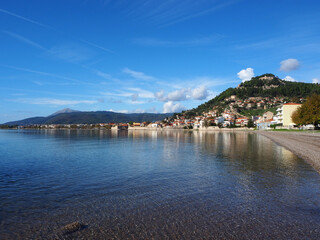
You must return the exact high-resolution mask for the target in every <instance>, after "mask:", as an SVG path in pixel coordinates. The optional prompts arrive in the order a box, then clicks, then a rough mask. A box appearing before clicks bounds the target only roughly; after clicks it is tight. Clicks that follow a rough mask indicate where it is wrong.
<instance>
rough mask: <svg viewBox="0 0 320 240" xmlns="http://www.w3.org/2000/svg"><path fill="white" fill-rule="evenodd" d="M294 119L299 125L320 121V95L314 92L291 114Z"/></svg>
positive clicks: (314, 123) (315, 124) (315, 123)
mask: <svg viewBox="0 0 320 240" xmlns="http://www.w3.org/2000/svg"><path fill="white" fill-rule="evenodd" d="M291 118H292V121H293V122H294V123H295V124H297V125H305V124H313V125H314V126H315V127H316V126H317V125H318V124H319V123H320V95H317V94H313V95H312V96H311V97H307V101H306V102H305V103H304V104H302V105H301V107H299V108H298V109H297V110H296V111H295V112H293V114H292V115H291Z"/></svg>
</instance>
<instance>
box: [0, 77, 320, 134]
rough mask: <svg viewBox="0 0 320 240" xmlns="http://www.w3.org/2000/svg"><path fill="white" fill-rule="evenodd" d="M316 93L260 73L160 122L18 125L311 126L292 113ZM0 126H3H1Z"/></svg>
mask: <svg viewBox="0 0 320 240" xmlns="http://www.w3.org/2000/svg"><path fill="white" fill-rule="evenodd" d="M319 93H320V86H319V84H307V83H295V82H288V81H285V80H281V79H280V78H278V77H276V76H275V75H273V74H270V73H269V74H264V75H261V76H257V77H253V78H252V79H251V80H250V81H246V82H243V83H241V84H239V85H238V87H237V88H229V89H227V90H225V91H224V92H222V93H221V94H220V95H218V96H216V97H215V98H214V99H211V100H210V101H208V102H206V103H204V104H201V105H199V106H198V107H197V108H195V109H191V110H187V111H183V112H181V113H175V114H173V115H172V116H171V117H166V118H165V119H163V120H161V121H153V122H151V121H145V122H133V121H131V122H124V123H115V122H114V123H113V122H110V123H98V124H33V125H25V126H18V127H19V128H49V129H57V128H70V129H100V128H104V129H117V130H123V129H201V130H210V129H217V128H254V129H258V130H265V129H272V128H273V129H275V128H285V129H292V128H297V127H298V126H297V125H299V126H300V129H301V128H303V129H313V128H314V127H315V126H316V125H317V124H314V122H313V123H310V124H297V123H296V122H295V121H294V120H293V119H292V115H293V113H295V112H296V111H297V110H298V109H299V107H300V106H302V104H304V103H305V102H306V100H307V98H308V96H310V95H311V94H318V95H317V96H320V95H319ZM2 127H3V126H2Z"/></svg>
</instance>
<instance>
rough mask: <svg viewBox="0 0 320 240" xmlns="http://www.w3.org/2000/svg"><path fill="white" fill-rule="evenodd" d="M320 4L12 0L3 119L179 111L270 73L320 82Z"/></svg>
mask: <svg viewBox="0 0 320 240" xmlns="http://www.w3.org/2000/svg"><path fill="white" fill-rule="evenodd" d="M319 12H320V2H319V1H297V0H277V1H271V0H270V1H256V0H252V1H245V0H198V1H193V0H184V1H180V0H167V1H166V0H161V1H160V0H159V1H158V0H148V1H147V0H135V1H131V0H114V1H113V0H105V1H103V0H100V1H98V0H97V1H93V0H92V1H91V0H90V1H89V0H86V1H85V0H83V1H80V0H68V1H65V0H64V1H62V0H55V1H42V0H38V1H37V0H28V1H22V0H20V1H16V0H3V1H1V2H0V41H1V44H0V73H1V74H0V81H1V85H0V123H3V122H6V121H10V120H18V119H22V118H26V117H33V116H46V115H50V114H51V113H53V112H55V111H57V110H60V109H62V108H67V107H69V108H72V109H76V110H83V111H85V110H88V111H97V110H112V111H117V112H159V113H162V112H175V111H181V110H182V109H189V108H193V107H196V106H198V105H199V104H201V103H203V102H205V101H207V100H209V99H211V98H212V97H214V96H215V95H217V94H219V93H220V92H222V91H223V90H225V89H226V88H228V87H235V86H237V85H238V84H239V83H240V82H241V81H245V80H247V79H249V78H251V77H252V76H256V75H260V74H263V73H274V74H275V75H277V76H279V77H280V78H286V79H287V80H291V81H302V82H308V83H312V82H318V81H319V79H320V57H319V56H320V14H319Z"/></svg>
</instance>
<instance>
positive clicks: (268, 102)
mask: <svg viewBox="0 0 320 240" xmlns="http://www.w3.org/2000/svg"><path fill="white" fill-rule="evenodd" d="M314 93H315V94H320V85H319V84H314V83H303V82H289V81H285V80H283V79H280V78H279V77H276V76H275V75H273V74H271V73H267V74H263V75H260V76H257V77H253V78H252V79H251V80H250V81H246V82H242V83H241V84H240V85H239V86H238V87H236V88H228V89H226V90H225V91H223V92H222V93H221V94H219V95H218V96H216V97H215V98H213V99H211V100H209V101H208V102H206V103H203V104H201V105H199V106H198V107H196V108H194V109H191V110H187V111H184V112H183V113H182V114H183V115H186V116H196V115H201V114H202V113H205V112H208V111H211V110H214V109H216V110H217V113H221V112H222V111H224V110H225V109H230V108H232V109H233V110H234V111H235V112H238V113H240V114H242V115H251V114H248V111H247V110H250V111H251V110H255V109H259V108H261V106H263V109H265V110H269V109H274V108H275V107H276V106H277V105H279V104H280V103H283V102H297V103H298V102H302V101H303V100H304V99H305V98H306V97H307V96H310V95H312V94H314ZM231 96H232V98H231ZM233 98H234V99H233ZM258 101H259V102H260V103H261V104H262V105H261V106H260V105H257V102H258ZM232 103H233V104H232ZM239 103H250V107H247V106H248V105H245V106H239ZM251 112H252V111H251Z"/></svg>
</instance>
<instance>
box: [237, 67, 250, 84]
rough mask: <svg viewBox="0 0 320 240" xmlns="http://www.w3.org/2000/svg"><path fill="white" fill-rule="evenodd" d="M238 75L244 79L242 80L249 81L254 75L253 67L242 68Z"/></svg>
mask: <svg viewBox="0 0 320 240" xmlns="http://www.w3.org/2000/svg"><path fill="white" fill-rule="evenodd" d="M238 77H239V78H240V79H241V80H242V82H245V81H249V80H251V78H253V77H254V72H253V68H247V69H242V70H241V71H240V72H238Z"/></svg>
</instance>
